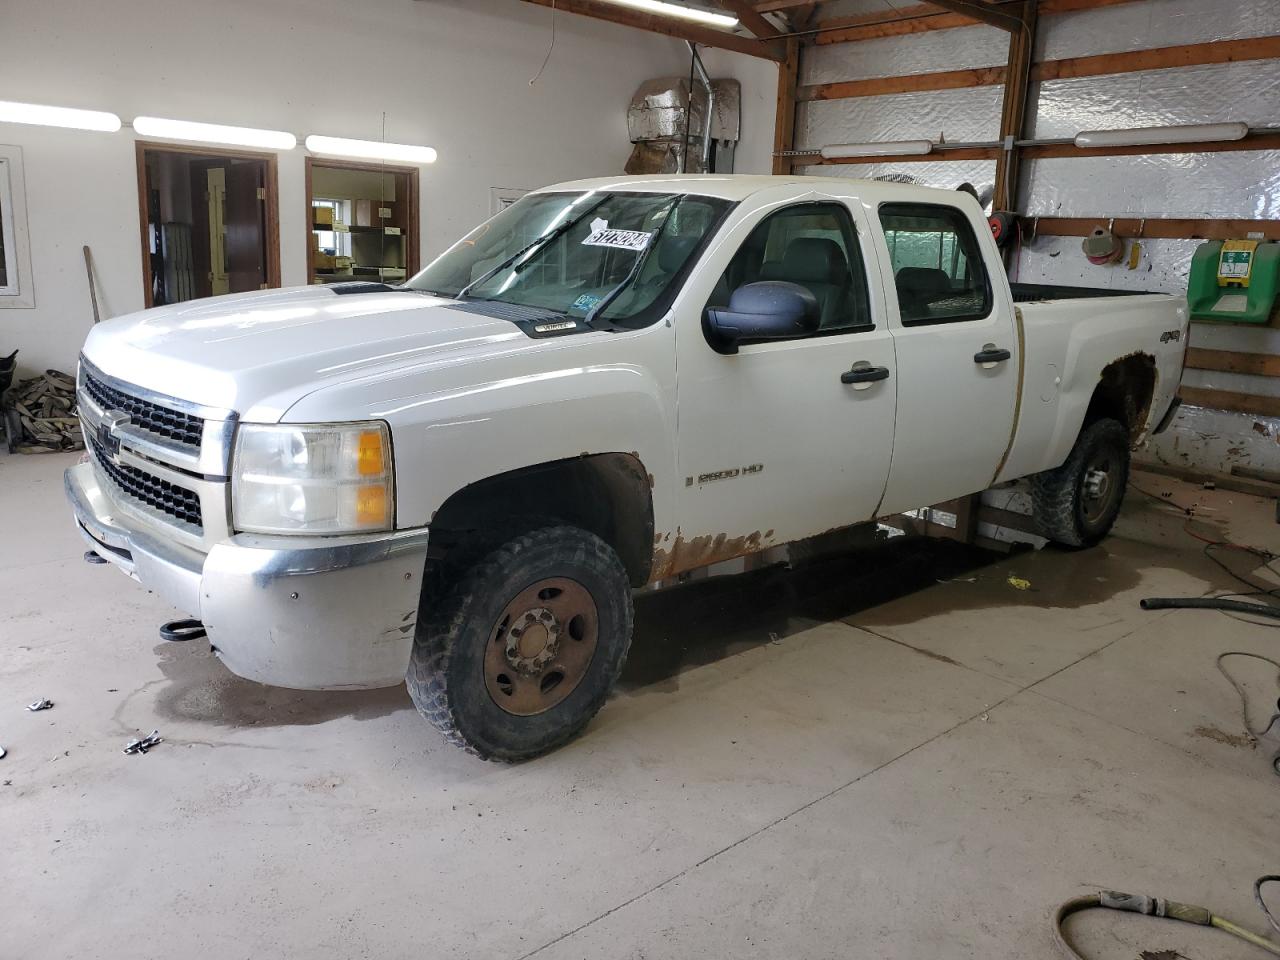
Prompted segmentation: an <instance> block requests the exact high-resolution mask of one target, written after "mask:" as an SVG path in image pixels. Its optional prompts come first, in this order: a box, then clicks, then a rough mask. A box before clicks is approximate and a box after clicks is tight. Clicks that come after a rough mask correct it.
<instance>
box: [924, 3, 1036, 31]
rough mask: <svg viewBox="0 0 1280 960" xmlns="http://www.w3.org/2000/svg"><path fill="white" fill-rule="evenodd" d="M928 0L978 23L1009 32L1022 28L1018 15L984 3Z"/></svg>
mask: <svg viewBox="0 0 1280 960" xmlns="http://www.w3.org/2000/svg"><path fill="white" fill-rule="evenodd" d="M929 2H930V3H932V4H933V5H934V6H935V7H942V9H943V10H950V11H951V12H952V13H958V14H960V15H961V16H965V17H969V18H970V19H972V20H977V21H978V22H979V23H985V24H986V25H987V26H989V27H997V28H999V29H1000V30H1008V31H1009V32H1010V33H1013V32H1015V31H1018V30H1021V29H1022V19H1021V18H1020V17H1017V16H1014V15H1013V14H1010V13H1005V12H1003V11H1002V10H996V9H995V8H993V7H989V6H987V5H986V4H984V3H975V2H974V0H929Z"/></svg>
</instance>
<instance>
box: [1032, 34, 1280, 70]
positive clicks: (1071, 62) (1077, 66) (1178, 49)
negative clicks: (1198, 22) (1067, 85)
mask: <svg viewBox="0 0 1280 960" xmlns="http://www.w3.org/2000/svg"><path fill="white" fill-rule="evenodd" d="M1277 57H1280V36H1271V37H1248V38H1246V39H1244V40H1214V41H1211V42H1209V43H1185V44H1181V45H1179V46H1175V47H1156V48H1154V49H1151V50H1129V51H1125V52H1123V53H1102V54H1098V55H1096V56H1091V57H1071V58H1068V59H1066V60H1045V61H1043V62H1042V63H1037V64H1036V65H1035V66H1034V67H1032V68H1031V76H1032V79H1034V80H1063V79H1068V78H1074V77H1098V76H1109V75H1111V74H1118V73H1136V72H1137V71H1139V70H1164V69H1168V68H1170V67H1198V66H1203V65H1205V64H1212V63H1239V62H1242V61H1249V60H1271V59H1275V58H1277Z"/></svg>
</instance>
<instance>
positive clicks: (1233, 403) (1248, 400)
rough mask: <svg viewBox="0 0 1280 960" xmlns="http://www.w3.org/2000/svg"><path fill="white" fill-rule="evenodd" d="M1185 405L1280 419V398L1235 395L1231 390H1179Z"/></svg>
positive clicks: (1249, 394)
mask: <svg viewBox="0 0 1280 960" xmlns="http://www.w3.org/2000/svg"><path fill="white" fill-rule="evenodd" d="M1178 396H1180V397H1181V398H1182V402H1183V403H1188V404H1191V405H1192V406H1195V407H1210V408H1212V409H1214V410H1230V411H1231V412H1232V413H1252V414H1254V415H1256V416H1259V417H1280V397H1260V396H1257V395H1255V394H1252V393H1235V392H1233V391H1231V390H1209V389H1205V388H1203V387H1188V386H1186V385H1185V384H1184V385H1183V386H1180V387H1179V388H1178Z"/></svg>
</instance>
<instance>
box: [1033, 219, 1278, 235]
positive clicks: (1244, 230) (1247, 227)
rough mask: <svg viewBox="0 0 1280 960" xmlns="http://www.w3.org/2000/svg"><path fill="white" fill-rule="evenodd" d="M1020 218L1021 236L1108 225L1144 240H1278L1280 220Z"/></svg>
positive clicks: (1068, 232) (1089, 230) (1085, 230)
mask: <svg viewBox="0 0 1280 960" xmlns="http://www.w3.org/2000/svg"><path fill="white" fill-rule="evenodd" d="M1020 219H1021V220H1022V231H1023V236H1024V237H1027V238H1030V237H1032V236H1040V237H1087V236H1088V235H1089V234H1090V233H1092V232H1093V230H1094V228H1095V227H1107V226H1109V227H1110V228H1111V229H1112V230H1113V231H1114V232H1115V235H1116V236H1117V237H1125V238H1129V239H1145V240H1241V239H1244V238H1245V237H1247V236H1249V235H1250V234H1261V235H1262V236H1263V237H1264V238H1266V239H1268V240H1280V220H1211V219H1192V218H1181V219H1180V218H1174V217H1147V218H1145V219H1142V218H1138V217H1121V218H1119V219H1117V220H1112V219H1111V218H1110V217H1032V216H1026V217H1022V218H1020Z"/></svg>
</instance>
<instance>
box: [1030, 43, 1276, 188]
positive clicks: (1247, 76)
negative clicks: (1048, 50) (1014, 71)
mask: <svg viewBox="0 0 1280 960" xmlns="http://www.w3.org/2000/svg"><path fill="white" fill-rule="evenodd" d="M1035 94H1036V91H1035V90H1034V89H1033V90H1032V97H1031V100H1030V106H1031V109H1030V110H1029V111H1028V113H1030V114H1031V119H1030V120H1029V122H1028V127H1029V129H1030V130H1031V131H1032V135H1033V136H1034V137H1036V138H1038V139H1054V138H1060V137H1075V135H1076V134H1077V133H1079V132H1080V131H1081V130H1122V129H1126V128H1129V127H1159V126H1173V125H1177V124H1186V123H1222V122H1226V121H1229V120H1243V121H1244V122H1245V123H1247V124H1249V125H1250V126H1254V127H1262V126H1270V125H1272V124H1277V123H1280V64H1278V63H1277V62H1276V61H1247V62H1241V63H1223V64H1206V65H1203V66H1198V67H1180V68H1178V69H1171V70H1142V71H1139V72H1137V73H1119V74H1110V75H1107V76H1101V77H1073V78H1071V79H1064V80H1046V81H1044V82H1043V83H1041V84H1040V85H1039V97H1038V98H1037V97H1036V96H1035ZM1236 162H1237V163H1239V162H1240V161H1239V159H1238V158H1237V161H1236ZM1246 165H1248V163H1246Z"/></svg>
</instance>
